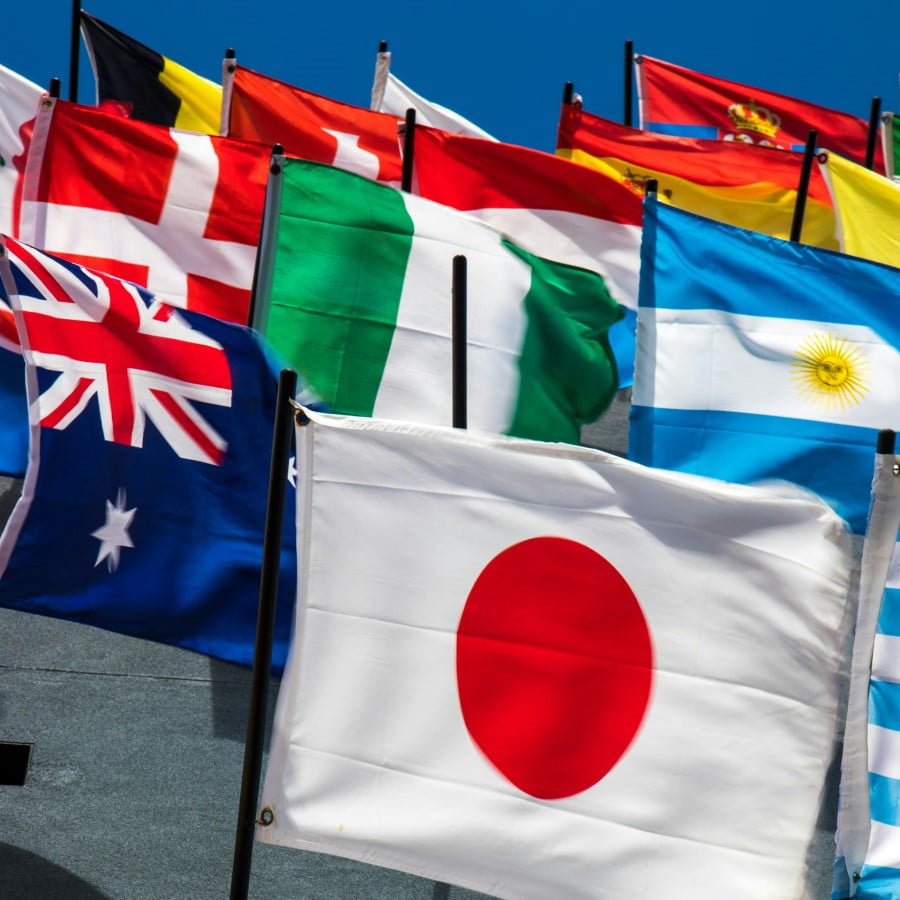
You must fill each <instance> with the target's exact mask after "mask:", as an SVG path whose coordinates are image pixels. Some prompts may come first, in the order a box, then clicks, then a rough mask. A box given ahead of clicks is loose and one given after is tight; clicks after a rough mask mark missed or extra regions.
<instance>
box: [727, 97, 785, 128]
mask: <svg viewBox="0 0 900 900" xmlns="http://www.w3.org/2000/svg"><path fill="white" fill-rule="evenodd" d="M728 118H729V119H731V121H732V122H734V127H735V128H742V129H743V130H744V131H756V132H758V133H759V134H764V135H766V136H768V137H774V136H775V132H777V131H778V129H779V128H781V119H780V118H779V117H778V116H777V115H775V113H773V112H772V111H771V110H768V109H766V108H765V107H764V106H757V105H756V101H755V100H751V101H750V102H749V103H732V104H731V106H729V107H728Z"/></svg>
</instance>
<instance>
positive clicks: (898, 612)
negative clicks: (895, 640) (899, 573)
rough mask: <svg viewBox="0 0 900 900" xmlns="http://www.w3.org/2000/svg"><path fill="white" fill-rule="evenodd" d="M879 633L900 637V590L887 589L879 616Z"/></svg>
mask: <svg viewBox="0 0 900 900" xmlns="http://www.w3.org/2000/svg"><path fill="white" fill-rule="evenodd" d="M878 631H879V633H880V634H889V635H891V636H893V637H900V588H885V590H884V597H882V599H881V612H880V613H879V614H878Z"/></svg>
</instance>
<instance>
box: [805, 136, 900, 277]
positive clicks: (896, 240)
mask: <svg viewBox="0 0 900 900" xmlns="http://www.w3.org/2000/svg"><path fill="white" fill-rule="evenodd" d="M818 158H819V166H820V167H821V170H822V173H823V175H824V176H825V179H826V181H827V182H828V187H829V188H830V190H831V196H832V197H833V198H834V211H835V215H836V216H837V220H838V235H839V237H840V242H841V250H843V251H844V253H851V254H852V255H853V256H862V257H864V258H865V259H874V260H875V261H876V262H882V263H886V264H887V265H889V266H894V267H895V268H896V267H900V184H897V183H896V182H894V181H891V180H890V179H889V178H885V177H884V176H882V175H879V174H877V173H876V172H872V171H870V170H869V169H866V168H865V167H864V166H858V165H856V163H853V162H850V160H848V159H844V158H843V157H842V156H840V155H838V154H837V153H820V154H819V157H818Z"/></svg>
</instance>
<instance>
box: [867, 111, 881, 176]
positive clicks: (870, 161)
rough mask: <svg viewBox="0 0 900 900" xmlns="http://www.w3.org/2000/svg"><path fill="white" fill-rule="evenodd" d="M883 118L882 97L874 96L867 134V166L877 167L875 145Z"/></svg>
mask: <svg viewBox="0 0 900 900" xmlns="http://www.w3.org/2000/svg"><path fill="white" fill-rule="evenodd" d="M880 120H881V97H873V98H872V106H871V107H870V108H869V130H868V132H867V134H866V168H867V169H872V168H874V167H875V146H876V143H877V141H878V123H879V121H880Z"/></svg>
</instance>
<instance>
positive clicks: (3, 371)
mask: <svg viewBox="0 0 900 900" xmlns="http://www.w3.org/2000/svg"><path fill="white" fill-rule="evenodd" d="M43 94H44V91H43V90H42V89H41V88H40V87H38V86H37V85H36V84H34V83H33V82H31V81H29V80H28V79H27V78H23V77H22V76H21V75H18V74H17V73H16V72H13V71H12V70H11V69H7V68H6V67H5V66H0V234H16V233H18V230H19V209H20V203H21V196H22V177H23V175H24V173H25V145H26V144H27V142H28V141H29V140H30V135H31V130H32V128H33V127H34V118H35V115H36V114H37V110H38V104H39V103H40V100H41V97H42V96H43ZM27 460H28V412H27V401H26V398H25V367H24V364H23V362H22V351H21V349H20V348H19V338H18V335H17V334H16V326H15V322H14V321H13V314H12V310H11V309H10V308H9V306H8V305H7V304H6V303H4V301H3V300H2V299H0V474H3V475H11V476H13V477H17V478H20V477H21V476H22V475H24V474H25V466H26V464H27Z"/></svg>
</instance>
